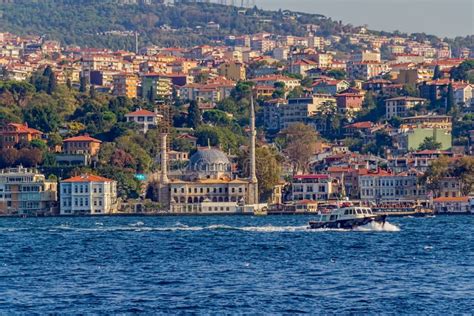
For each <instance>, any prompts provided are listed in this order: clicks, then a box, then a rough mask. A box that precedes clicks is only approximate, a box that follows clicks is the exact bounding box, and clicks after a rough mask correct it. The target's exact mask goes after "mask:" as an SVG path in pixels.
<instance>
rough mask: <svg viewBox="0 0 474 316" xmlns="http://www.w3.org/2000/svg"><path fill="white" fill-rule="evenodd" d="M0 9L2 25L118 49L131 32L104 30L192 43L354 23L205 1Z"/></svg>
mask: <svg viewBox="0 0 474 316" xmlns="http://www.w3.org/2000/svg"><path fill="white" fill-rule="evenodd" d="M0 11H1V14H2V18H1V19H0V31H9V32H12V33H14V34H18V35H47V37H48V38H49V39H55V40H60V41H61V42H63V43H65V44H77V45H81V46H89V47H92V46H93V47H109V48H115V49H118V48H121V49H123V48H128V49H131V48H132V47H133V46H132V45H133V38H131V37H127V36H118V35H104V34H100V33H103V32H110V31H138V32H139V33H140V35H141V41H142V43H145V44H150V43H153V44H157V45H163V46H177V45H179V46H192V45H197V44H204V43H209V42H211V41H213V40H216V39H222V38H223V36H225V35H226V34H252V33H257V32H263V31H265V32H272V33H274V34H293V35H303V34H304V32H305V29H304V24H308V23H312V24H318V25H320V26H321V29H320V32H321V34H324V35H329V34H333V33H335V32H339V31H341V30H342V29H344V30H345V31H349V30H350V29H351V27H347V26H342V25H341V24H339V23H337V22H334V21H332V20H331V19H327V18H325V17H323V16H320V15H316V14H303V13H301V14H298V15H297V17H296V19H291V18H288V16H287V15H288V12H272V11H263V10H258V9H256V8H255V9H249V10H247V11H246V12H242V11H240V12H239V9H238V8H236V7H232V6H223V5H217V4H203V3H201V4H198V5H197V4H186V3H181V4H179V5H176V6H173V7H170V6H165V5H161V4H158V3H155V4H151V5H145V4H135V5H118V4H117V2H116V1H113V0H104V1H98V0H84V1H75V0H42V1H31V0H30V1H27V0H16V1H15V3H2V4H0ZM295 15H296V14H295ZM211 21H213V22H215V23H218V24H219V25H220V29H219V30H209V29H208V28H206V27H205V26H206V25H207V23H208V22H211ZM199 27H201V28H202V29H199Z"/></svg>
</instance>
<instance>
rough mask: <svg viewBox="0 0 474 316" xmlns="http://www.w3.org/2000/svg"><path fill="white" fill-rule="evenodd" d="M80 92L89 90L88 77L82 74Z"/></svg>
mask: <svg viewBox="0 0 474 316" xmlns="http://www.w3.org/2000/svg"><path fill="white" fill-rule="evenodd" d="M79 80H80V81H79V92H82V93H84V92H86V91H87V78H86V77H85V76H81V78H80V79H79Z"/></svg>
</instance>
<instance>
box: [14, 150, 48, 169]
mask: <svg viewBox="0 0 474 316" xmlns="http://www.w3.org/2000/svg"><path fill="white" fill-rule="evenodd" d="M42 161H43V153H42V152H41V150H40V149H38V148H31V149H30V148H22V149H21V150H19V152H18V159H17V161H16V163H17V164H21V165H22V166H24V167H27V168H31V167H36V166H37V165H39V164H40V163H41V162H42Z"/></svg>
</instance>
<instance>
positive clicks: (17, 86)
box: [0, 81, 35, 107]
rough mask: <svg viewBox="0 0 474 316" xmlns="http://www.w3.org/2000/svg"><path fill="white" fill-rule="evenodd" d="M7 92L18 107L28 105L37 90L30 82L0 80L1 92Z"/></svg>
mask: <svg viewBox="0 0 474 316" xmlns="http://www.w3.org/2000/svg"><path fill="white" fill-rule="evenodd" d="M5 92H7V93H8V94H9V95H10V96H11V98H12V100H13V102H14V103H15V105H16V106H18V107H23V106H25V105H26V103H27V102H28V100H29V99H30V98H31V96H32V95H33V93H34V92H35V88H34V86H33V85H31V84H30V83H28V82H19V81H0V94H3V93H5Z"/></svg>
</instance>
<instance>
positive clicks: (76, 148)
mask: <svg viewBox="0 0 474 316" xmlns="http://www.w3.org/2000/svg"><path fill="white" fill-rule="evenodd" d="M63 143H64V144H63V153H65V154H70V155H78V154H88V155H90V156H95V155H96V154H97V153H98V152H99V150H100V144H101V143H102V142H101V141H100V140H98V139H95V138H92V137H90V136H89V135H84V136H76V137H71V138H68V139H65V140H64V141H63Z"/></svg>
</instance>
